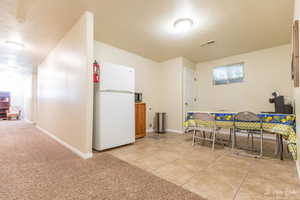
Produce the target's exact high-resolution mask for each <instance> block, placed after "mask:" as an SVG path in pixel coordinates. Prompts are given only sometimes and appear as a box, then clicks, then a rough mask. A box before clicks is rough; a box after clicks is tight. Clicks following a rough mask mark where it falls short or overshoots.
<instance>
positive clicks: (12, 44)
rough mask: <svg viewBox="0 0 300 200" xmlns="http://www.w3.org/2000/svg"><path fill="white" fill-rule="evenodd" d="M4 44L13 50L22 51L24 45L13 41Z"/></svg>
mask: <svg viewBox="0 0 300 200" xmlns="http://www.w3.org/2000/svg"><path fill="white" fill-rule="evenodd" d="M5 44H6V45H7V46H8V47H9V48H10V49H13V50H22V49H24V44H22V43H19V42H14V41H6V42H5Z"/></svg>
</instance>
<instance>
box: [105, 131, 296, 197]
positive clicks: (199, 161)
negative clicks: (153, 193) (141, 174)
mask: <svg viewBox="0 0 300 200" xmlns="http://www.w3.org/2000/svg"><path fill="white" fill-rule="evenodd" d="M191 139H192V136H191V135H189V134H185V135H183V134H172V133H168V134H165V135H163V136H161V138H160V139H159V140H157V139H154V138H150V137H146V138H143V139H139V140H137V141H136V143H135V144H133V145H127V146H123V147H120V148H116V149H112V150H109V151H107V152H108V153H110V154H112V155H114V156H116V157H118V158H119V159H122V160H124V161H126V162H128V163H130V164H132V165H135V166H137V167H139V168H142V169H144V170H147V171H149V172H151V173H153V174H155V175H157V176H159V177H161V178H163V179H166V180H168V181H170V182H173V183H175V184H177V185H180V186H182V187H183V188H185V189H187V190H190V191H192V192H194V193H196V194H199V195H200V196H202V197H204V198H207V199H209V200H227V199H228V200H261V199H264V200H300V184H299V180H298V177H297V172H296V166H295V162H294V161H292V160H289V159H286V160H284V161H280V160H278V159H275V158H270V157H264V158H262V159H256V158H251V157H245V156H239V155H236V154H233V153H232V152H231V150H230V149H229V148H226V147H225V148H224V147H223V146H217V148H216V150H215V151H214V152H212V151H211V148H210V147H209V144H206V145H201V144H200V145H196V146H192V145H191V143H192V140H191ZM268 145H269V147H273V145H272V144H265V148H268ZM270 151H271V152H272V151H273V150H270ZM269 154H270V152H269Z"/></svg>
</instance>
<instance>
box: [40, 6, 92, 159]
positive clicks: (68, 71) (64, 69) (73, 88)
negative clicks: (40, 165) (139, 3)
mask: <svg viewBox="0 0 300 200" xmlns="http://www.w3.org/2000/svg"><path fill="white" fill-rule="evenodd" d="M93 40H94V37H93V15H92V14H91V13H89V12H86V13H85V14H84V15H83V16H82V17H81V18H80V19H79V20H78V22H77V23H76V24H75V25H74V26H73V27H72V28H71V29H70V30H69V31H68V32H67V33H66V34H65V36H64V37H63V38H62V39H61V40H60V42H59V43H58V44H57V46H56V47H55V49H53V50H52V51H51V53H50V54H49V55H48V56H47V58H46V59H45V60H44V61H43V63H42V64H40V66H39V67H38V95H37V96H38V116H37V118H38V119H37V125H38V126H39V127H40V128H41V129H43V130H45V131H46V132H48V133H50V134H51V135H52V136H54V138H56V139H58V140H59V141H62V143H64V144H65V145H66V146H68V147H70V148H71V149H72V150H73V151H74V152H75V153H77V154H79V155H80V156H82V157H86V158H87V157H89V156H90V155H91V152H92V146H91V145H92V113H93V111H92V110H93V105H92V104H93V82H92V62H93Z"/></svg>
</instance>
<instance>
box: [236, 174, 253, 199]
mask: <svg viewBox="0 0 300 200" xmlns="http://www.w3.org/2000/svg"><path fill="white" fill-rule="evenodd" d="M248 176H249V171H248V172H247V173H246V175H245V177H244V178H243V180H242V182H241V183H240V185H239V187H238V189H237V191H236V192H235V194H234V196H233V199H232V200H236V197H237V195H238V193H239V192H240V190H241V187H242V185H243V184H244V183H245V181H246V179H247V178H248Z"/></svg>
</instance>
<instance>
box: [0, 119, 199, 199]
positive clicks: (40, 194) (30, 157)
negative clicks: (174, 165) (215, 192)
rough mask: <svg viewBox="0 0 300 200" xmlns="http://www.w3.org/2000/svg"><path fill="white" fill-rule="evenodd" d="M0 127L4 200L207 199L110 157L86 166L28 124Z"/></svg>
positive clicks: (87, 162) (101, 156) (101, 155)
mask: <svg viewBox="0 0 300 200" xmlns="http://www.w3.org/2000/svg"><path fill="white" fill-rule="evenodd" d="M0 124H1V126H0V138H1V139H0V152H1V154H0V183H1V185H0V199H6V200H12V199H14V200H19V199H20V200H21V199H22V200H40V199H43V200H50V199H51V200H66V199H85V200H88V199H105V200H108V199H109V200H122V199H135V200H140V199H145V200H148V199H156V200H160V199H161V200H168V199H169V200H173V199H185V200H190V199H192V200H201V199H202V198H200V197H198V196H197V195H195V194H193V193H191V192H188V191H186V190H184V189H182V188H180V187H178V186H177V185H175V184H172V183H170V182H167V181H165V180H163V179H160V178H158V177H156V176H153V175H152V174H150V173H148V172H146V171H144V170H141V169H138V168H137V167H134V166H132V165H129V164H127V163H126V162H123V161H121V160H119V159H117V158H115V157H113V156H111V155H109V154H107V153H99V154H96V155H95V156H94V157H93V158H92V159H89V160H83V159H81V158H79V157H77V156H76V155H75V154H73V153H72V152H70V151H69V150H67V149H65V148H64V147H63V146H61V145H60V144H58V143H57V142H56V141H54V140H52V139H51V138H49V137H48V136H47V135H45V134H43V133H41V132H40V131H39V130H37V129H36V128H35V127H34V126H33V125H30V124H28V123H25V122H22V121H0Z"/></svg>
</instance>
